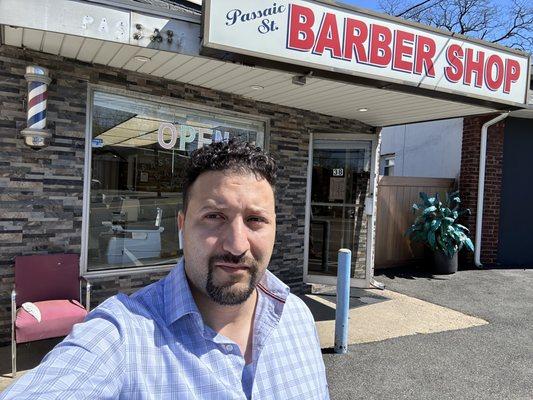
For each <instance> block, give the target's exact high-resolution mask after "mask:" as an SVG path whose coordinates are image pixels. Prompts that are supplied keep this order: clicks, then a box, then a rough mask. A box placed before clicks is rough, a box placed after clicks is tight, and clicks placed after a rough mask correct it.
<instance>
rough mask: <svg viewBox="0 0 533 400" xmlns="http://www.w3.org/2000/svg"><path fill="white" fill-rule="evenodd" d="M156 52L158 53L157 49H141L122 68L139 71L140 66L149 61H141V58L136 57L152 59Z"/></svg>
mask: <svg viewBox="0 0 533 400" xmlns="http://www.w3.org/2000/svg"><path fill="white" fill-rule="evenodd" d="M156 54H157V50H154V49H140V50H139V51H137V53H135V55H134V56H133V57H132V58H131V59H130V60H129V61H128V62H127V63H126V64H125V65H124V66H123V67H122V68H124V69H127V70H130V71H137V70H138V69H139V68H141V67H142V66H143V65H144V64H146V63H147V62H149V61H139V60H136V59H135V57H146V58H149V59H151V58H152V57H154V56H155V55H156Z"/></svg>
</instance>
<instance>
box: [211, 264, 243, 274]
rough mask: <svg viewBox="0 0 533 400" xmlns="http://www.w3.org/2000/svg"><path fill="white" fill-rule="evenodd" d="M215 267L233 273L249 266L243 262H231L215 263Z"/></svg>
mask: <svg viewBox="0 0 533 400" xmlns="http://www.w3.org/2000/svg"><path fill="white" fill-rule="evenodd" d="M215 267H218V268H220V269H222V270H223V271H225V272H227V273H230V274H235V273H239V272H243V271H248V270H249V269H250V267H249V266H248V265H245V264H232V263H215Z"/></svg>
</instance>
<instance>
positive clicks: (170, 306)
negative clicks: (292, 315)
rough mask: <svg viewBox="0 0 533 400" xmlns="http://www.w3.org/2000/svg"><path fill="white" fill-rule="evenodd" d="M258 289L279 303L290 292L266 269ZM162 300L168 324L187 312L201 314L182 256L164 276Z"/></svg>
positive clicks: (282, 302) (284, 299)
mask: <svg viewBox="0 0 533 400" xmlns="http://www.w3.org/2000/svg"><path fill="white" fill-rule="evenodd" d="M258 289H260V290H262V291H263V292H264V293H265V294H267V295H268V296H269V297H270V298H271V299H273V300H277V301H278V302H280V303H281V304H284V303H285V301H286V300H287V297H288V296H289V292H290V289H289V287H288V286H287V285H286V284H284V283H283V282H282V281H281V280H280V279H278V278H277V277H276V276H275V275H274V274H273V273H272V272H270V271H268V270H267V271H265V274H264V275H263V277H262V278H261V281H260V282H259V284H258ZM164 301H165V317H166V321H167V324H168V325H170V324H172V323H173V322H175V321H177V320H178V319H180V318H181V317H183V316H184V315H187V314H192V313H195V314H198V315H201V314H200V311H199V310H198V307H197V305H196V302H195V301H194V298H193V297H192V293H191V288H190V287H189V282H188V281H187V277H186V275H185V266H184V261H183V258H181V259H180V260H179V261H178V263H177V264H176V266H175V267H174V268H173V269H172V271H170V273H169V274H168V276H167V277H166V278H165V281H164ZM281 309H282V308H281Z"/></svg>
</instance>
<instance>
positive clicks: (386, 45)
mask: <svg viewBox="0 0 533 400" xmlns="http://www.w3.org/2000/svg"><path fill="white" fill-rule="evenodd" d="M391 41H392V33H391V31H390V29H389V28H387V27H386V26H383V25H378V24H372V25H370V43H369V49H368V53H369V57H368V58H369V60H370V63H371V64H374V65H377V66H380V67H386V66H387V65H389V63H390V62H391V58H392V51H391V49H390V44H391Z"/></svg>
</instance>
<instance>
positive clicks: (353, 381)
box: [324, 269, 533, 400]
mask: <svg viewBox="0 0 533 400" xmlns="http://www.w3.org/2000/svg"><path fill="white" fill-rule="evenodd" d="M376 279H377V280H378V281H381V282H383V283H385V285H386V287H387V288H389V289H390V290H393V291H395V292H397V293H402V294H405V295H408V296H411V297H414V298H418V299H421V300H423V301H427V302H430V303H433V304H436V305H440V306H442V307H445V308H448V309H452V310H455V311H457V312H459V313H461V314H465V315H471V316H476V317H477V318H480V319H482V320H485V321H487V322H488V324H482V325H478V326H474V327H471V328H468V329H458V330H448V331H442V332H437V333H429V334H416V335H410V336H402V337H397V338H392V339H388V340H383V341H376V342H371V343H362V344H355V345H352V346H349V353H348V354H347V355H342V356H339V355H334V354H324V360H325V364H326V369H327V373H328V382H329V385H330V393H331V397H332V399H335V400H337V399H338V400H341V399H342V400H344V399H346V400H348V399H349V400H353V399H363V398H364V399H387V400H389V399H421V400H422V399H424V400H426V399H439V400H440V399H443V400H444V399H454V400H455V399H465V400H466V399H476V400H478V399H482V400H491V399H494V400H505V399H510V400H511V399H512V400H531V399H533V379H532V376H533V328H532V327H533V270H532V269H529V270H523V269H510V270H472V271H459V272H458V273H456V274H454V275H451V276H436V277H433V276H431V275H429V274H427V273H424V272H423V271H422V270H418V269H411V270H409V269H404V270H402V269H400V270H391V271H388V272H386V273H382V274H381V275H378V276H377V277H376ZM350 322H351V321H350Z"/></svg>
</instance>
